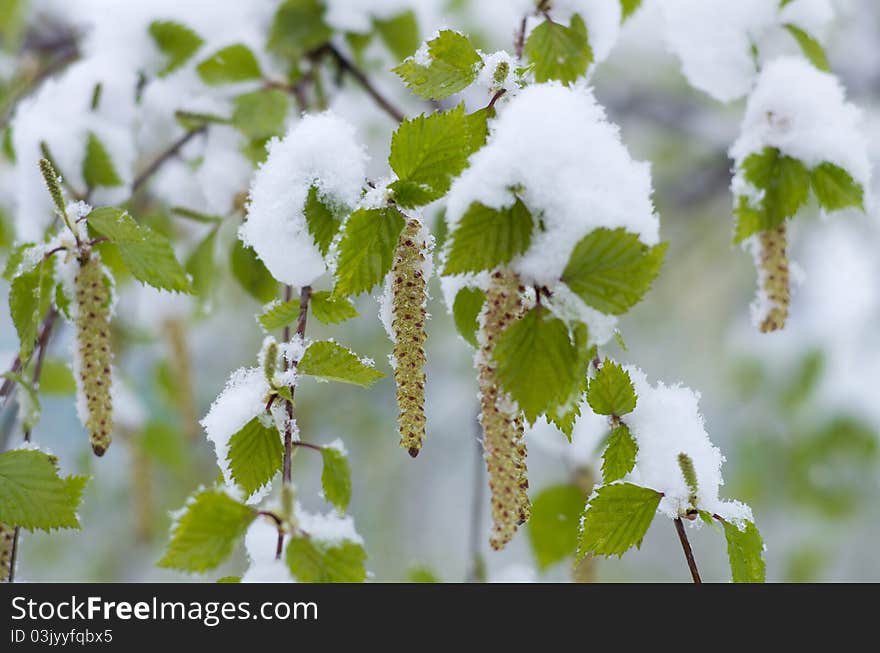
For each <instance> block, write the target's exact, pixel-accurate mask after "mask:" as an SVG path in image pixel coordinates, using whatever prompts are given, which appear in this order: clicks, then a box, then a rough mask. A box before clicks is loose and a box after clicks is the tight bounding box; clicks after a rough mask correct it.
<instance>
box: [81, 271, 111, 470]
mask: <svg viewBox="0 0 880 653" xmlns="http://www.w3.org/2000/svg"><path fill="white" fill-rule="evenodd" d="M76 304H77V310H76V348H77V357H78V366H77V368H78V369H77V372H78V374H79V379H78V381H79V386H80V391H81V392H82V394H83V396H84V400H85V408H86V415H85V419H84V421H85V426H86V429H87V430H88V432H89V442H90V443H91V445H92V451H94V452H95V455H96V456H103V455H104V453H105V452H106V451H107V448H108V447H109V446H110V440H111V431H112V428H113V405H112V403H111V399H110V383H111V373H110V361H111V354H110V291H109V289H108V288H107V285H106V283H105V280H104V270H103V267H102V266H101V263H100V261H98V259H97V258H95V256H94V255H92V254H84V255H83V256H82V257H80V259H79V271H78V272H77V275H76Z"/></svg>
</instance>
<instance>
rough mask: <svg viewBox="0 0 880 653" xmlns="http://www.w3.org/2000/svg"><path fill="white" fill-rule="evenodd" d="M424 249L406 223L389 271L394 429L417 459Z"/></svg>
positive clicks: (421, 430)
mask: <svg viewBox="0 0 880 653" xmlns="http://www.w3.org/2000/svg"><path fill="white" fill-rule="evenodd" d="M426 247H427V243H426V242H425V239H424V237H423V236H422V223H421V222H420V221H419V220H416V219H411V220H409V221H408V222H407V224H406V227H404V229H403V232H402V233H401V235H400V240H399V242H398V244H397V252H396V254H395V256H394V266H393V267H392V269H391V293H392V311H393V320H392V323H391V326H392V329H393V332H394V360H395V366H394V381H395V383H396V384H397V408H398V411H399V415H398V419H397V425H398V430H399V432H400V446H401V447H403V448H404V449H406V450H407V451H408V452H409V455H410V456H412V457H413V458H415V457H416V456H418V455H419V451H421V449H422V443H423V442H424V439H425V362H426V359H425V339H426V338H427V335H426V333H425V319H426V317H427V314H426V312H425V304H426V300H427V284H426V281H425V274H424V265H425V251H426Z"/></svg>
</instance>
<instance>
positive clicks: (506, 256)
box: [443, 198, 535, 274]
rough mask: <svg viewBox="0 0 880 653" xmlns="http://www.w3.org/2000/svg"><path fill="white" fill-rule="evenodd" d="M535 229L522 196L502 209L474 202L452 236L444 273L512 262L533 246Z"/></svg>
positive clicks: (473, 269)
mask: <svg viewBox="0 0 880 653" xmlns="http://www.w3.org/2000/svg"><path fill="white" fill-rule="evenodd" d="M534 228H535V222H534V220H533V218H532V214H531V213H530V212H529V209H528V208H526V205H525V204H523V203H522V201H521V200H520V199H519V198H517V200H516V202H515V203H514V204H513V206H511V207H509V208H506V209H501V210H497V209H493V208H490V207H488V206H485V205H483V204H480V203H479V202H474V203H473V204H471V206H470V208H469V209H468V210H467V212H466V213H465V214H464V215H463V216H462V218H461V220H460V221H459V223H458V226H457V227H456V229H455V231H453V232H452V234H451V236H450V237H451V239H452V244H451V247H450V248H449V255H448V257H447V259H446V268H445V269H444V271H443V274H461V273H463V272H481V271H483V270H492V269H494V268H496V267H498V266H499V265H504V264H506V263H510V261H512V260H513V258H514V257H515V256H517V255H518V254H522V253H523V252H525V251H526V250H527V249H528V248H529V245H530V244H531V242H532V231H533V230H534Z"/></svg>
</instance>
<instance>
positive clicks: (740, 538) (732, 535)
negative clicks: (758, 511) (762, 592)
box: [721, 521, 766, 583]
mask: <svg viewBox="0 0 880 653" xmlns="http://www.w3.org/2000/svg"><path fill="white" fill-rule="evenodd" d="M721 523H722V526H724V537H726V538H727V558H728V560H729V561H730V573H731V576H732V578H733V582H734V583H763V582H764V580H765V577H766V565H765V563H764V541H763V540H762V539H761V534H760V533H759V532H758V529H757V528H756V527H755V525H754V524H753V523H752V522H750V521H746V523H745V528H744V529H743V530H740V529H739V528H737V527H736V525H735V524H732V523H730V522H728V521H723V522H721Z"/></svg>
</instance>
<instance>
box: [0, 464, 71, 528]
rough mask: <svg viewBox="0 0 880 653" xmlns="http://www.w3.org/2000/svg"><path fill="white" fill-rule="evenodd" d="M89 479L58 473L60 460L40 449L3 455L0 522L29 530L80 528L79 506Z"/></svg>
mask: <svg viewBox="0 0 880 653" xmlns="http://www.w3.org/2000/svg"><path fill="white" fill-rule="evenodd" d="M87 480H88V479H87V478H86V477H84V476H68V477H66V478H62V477H60V476H59V475H58V459H57V458H55V456H50V455H49V454H46V453H43V452H42V451H38V450H36V449H14V450H12V451H7V452H6V453H2V454H0V522H2V523H4V524H7V525H8V526H19V527H21V528H26V529H27V530H29V531H33V530H34V529H40V530H44V531H48V530H51V529H53V528H79V527H80V524H79V518H78V517H77V509H78V508H79V503H80V499H81V497H82V491H83V488H84V487H85V484H86V481H87Z"/></svg>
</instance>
